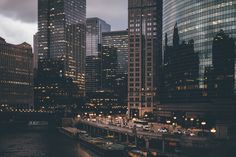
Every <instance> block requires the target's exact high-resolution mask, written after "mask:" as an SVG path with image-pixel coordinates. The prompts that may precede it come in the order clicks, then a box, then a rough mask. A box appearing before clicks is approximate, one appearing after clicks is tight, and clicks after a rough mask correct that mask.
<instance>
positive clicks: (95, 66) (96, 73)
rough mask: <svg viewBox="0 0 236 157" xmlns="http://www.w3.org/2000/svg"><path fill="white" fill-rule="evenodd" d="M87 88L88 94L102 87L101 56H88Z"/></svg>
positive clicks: (86, 68) (86, 69)
mask: <svg viewBox="0 0 236 157" xmlns="http://www.w3.org/2000/svg"><path fill="white" fill-rule="evenodd" d="M85 62H86V65H85V72H86V73H85V89H86V94H87V93H90V92H96V91H98V90H100V89H101V77H102V76H101V57H100V56H86V61H85Z"/></svg>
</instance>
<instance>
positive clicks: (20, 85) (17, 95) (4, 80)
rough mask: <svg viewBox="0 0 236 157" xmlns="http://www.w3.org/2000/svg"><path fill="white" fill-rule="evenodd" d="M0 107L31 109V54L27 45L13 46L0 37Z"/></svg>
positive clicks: (30, 49) (30, 48)
mask: <svg viewBox="0 0 236 157" xmlns="http://www.w3.org/2000/svg"><path fill="white" fill-rule="evenodd" d="M0 105H1V107H3V109H4V108H5V109H8V110H10V109H13V108H17V109H29V108H32V107H33V54H32V47H31V46H30V45H29V44H27V43H22V44H20V45H13V44H9V43H6V41H5V40H4V39H3V38H1V37H0Z"/></svg>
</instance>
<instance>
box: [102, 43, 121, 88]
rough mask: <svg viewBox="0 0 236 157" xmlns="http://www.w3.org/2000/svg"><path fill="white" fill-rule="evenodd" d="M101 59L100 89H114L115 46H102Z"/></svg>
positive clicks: (115, 72) (115, 70) (115, 69)
mask: <svg viewBox="0 0 236 157" xmlns="http://www.w3.org/2000/svg"><path fill="white" fill-rule="evenodd" d="M101 59H102V60H101V76H102V82H101V83H102V89H103V90H109V91H114V88H115V80H116V74H117V48H115V47H113V46H102V53H101Z"/></svg>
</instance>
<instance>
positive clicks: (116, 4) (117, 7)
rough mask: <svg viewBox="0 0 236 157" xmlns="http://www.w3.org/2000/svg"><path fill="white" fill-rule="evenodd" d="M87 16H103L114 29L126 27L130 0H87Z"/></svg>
mask: <svg viewBox="0 0 236 157" xmlns="http://www.w3.org/2000/svg"><path fill="white" fill-rule="evenodd" d="M87 17H99V18H102V19H104V20H105V21H106V22H107V23H109V24H111V25H112V28H113V30H119V29H126V28H127V23H128V0H87Z"/></svg>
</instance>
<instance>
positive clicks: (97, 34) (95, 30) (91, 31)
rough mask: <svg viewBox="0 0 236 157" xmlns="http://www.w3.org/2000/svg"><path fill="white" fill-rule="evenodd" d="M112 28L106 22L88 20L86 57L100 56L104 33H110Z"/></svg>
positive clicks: (93, 19) (96, 19) (97, 19)
mask: <svg viewBox="0 0 236 157" xmlns="http://www.w3.org/2000/svg"><path fill="white" fill-rule="evenodd" d="M110 31H111V26H110V25H109V24H107V23H106V22H105V21H104V20H102V19H100V18H97V17H94V18H87V20H86V56H98V53H100V52H101V45H102V33H103V32H110Z"/></svg>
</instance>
